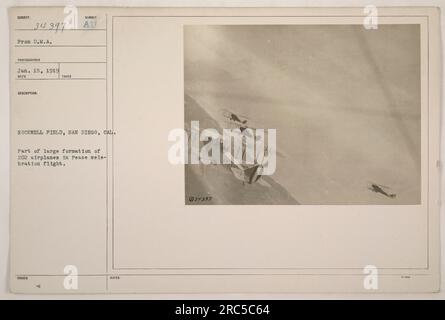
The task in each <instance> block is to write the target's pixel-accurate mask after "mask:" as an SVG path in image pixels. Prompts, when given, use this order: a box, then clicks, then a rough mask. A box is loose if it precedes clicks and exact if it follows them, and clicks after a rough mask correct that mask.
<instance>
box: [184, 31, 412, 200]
mask: <svg viewBox="0 0 445 320" xmlns="http://www.w3.org/2000/svg"><path fill="white" fill-rule="evenodd" d="M420 71H421V70H420V26H419V25H415V24H391V25H380V26H379V27H378V29H372V30H370V29H367V28H365V26H363V25H361V24H360V25H188V26H184V90H185V94H184V103H185V104H184V114H185V119H184V124H185V128H186V131H187V133H188V137H189V140H190V136H191V134H190V129H191V122H192V121H196V122H199V130H200V131H201V132H202V130H204V129H207V128H214V129H216V131H218V132H221V133H222V132H223V130H224V129H232V130H233V129H235V130H236V129H237V130H239V132H242V133H247V132H250V133H249V134H250V135H252V132H253V133H254V134H255V132H256V131H257V130H258V129H260V128H261V129H262V130H264V132H267V131H268V130H275V131H276V145H275V146H274V148H268V143H267V141H266V142H265V143H264V144H265V145H266V148H264V149H265V150H266V153H265V157H264V158H263V159H262V160H263V162H261V161H259V162H258V161H254V162H253V163H250V164H247V163H245V162H246V161H238V162H237V161H234V160H233V159H232V161H225V162H224V161H222V160H221V161H220V162H219V163H211V164H204V163H202V162H200V163H188V164H186V166H185V202H186V204H190V205H195V204H220V205H231V204H233V205H242V204H244V205H267V204H269V205H297V204H301V205H336V204H338V205H347V204H354V205H359V204H360V205H392V204H394V205H416V204H419V203H420V199H421V192H420V191H421V187H420V176H421V175H420V172H421V131H420V130H421V122H420V120H421V87H420V80H421V79H420ZM249 134H247V135H246V136H248V135H249ZM264 139H265V140H266V138H264ZM201 140H203V139H201ZM221 140H222V139H221ZM209 141H210V140H207V141H206V140H205V139H204V141H200V142H199V143H200V145H201V146H204V145H205V144H207V143H210V142H209ZM245 141H246V140H244V142H243V147H244V149H243V151H242V152H243V153H245V152H246V150H245V149H246V145H245V144H246V143H245ZM269 143H270V141H269ZM189 149H190V148H189ZM220 151H221V152H220V153H221V154H224V155H225V154H226V153H227V152H224V151H223V147H222V143H221V150H220ZM267 151H268V152H269V154H268V152H267ZM201 152H202V148H201ZM268 156H269V157H272V158H274V159H275V164H274V166H275V168H274V169H275V170H273V172H272V174H270V173H269V174H267V175H266V174H262V169H264V159H266V158H267V157H268ZM223 157H225V156H222V157H221V159H222V158H223ZM242 159H245V157H244V158H242ZM226 160H227V159H226Z"/></svg>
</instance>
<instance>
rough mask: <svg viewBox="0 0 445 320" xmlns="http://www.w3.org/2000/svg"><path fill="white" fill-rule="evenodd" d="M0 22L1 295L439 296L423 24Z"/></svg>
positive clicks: (251, 18)
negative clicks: (3, 91) (7, 177)
mask: <svg viewBox="0 0 445 320" xmlns="http://www.w3.org/2000/svg"><path fill="white" fill-rule="evenodd" d="M9 18H10V32H11V44H10V47H11V69H10V72H11V275H10V286H11V290H12V291H13V292H17V293H50V292H58V293H97V292H110V293H113V292H375V291H377V292H434V291H437V290H439V224H438V219H439V183H438V181H439V180H438V170H439V169H438V163H439V162H438V160H439V111H440V110H439V102H440V72H439V70H440V59H439V57H440V52H439V12H438V10H437V9H435V8H378V15H376V16H373V17H370V16H369V15H367V14H366V13H364V11H363V8H335V9H334V8H318V9H314V8H305V9H302V8H292V9H288V8H286V9H284V8H282V9H277V8H274V9H270V8H269V9H268V8H243V9H241V8H230V9H228V8H227V9H215V8H214V9H210V8H187V9H185V8H176V9H171V8H170V9H168V8H157V9H154V8H132V9H129V8H91V7H89V8H86V7H80V8H76V7H65V8H63V7H46V8H27V7H20V8H19V7H16V8H11V9H10V16H9ZM227 137H229V138H228V139H226V138H227ZM240 137H241V139H239V140H237V138H240ZM237 141H239V143H238V144H237ZM250 143H251V144H250ZM237 148H238V149H237Z"/></svg>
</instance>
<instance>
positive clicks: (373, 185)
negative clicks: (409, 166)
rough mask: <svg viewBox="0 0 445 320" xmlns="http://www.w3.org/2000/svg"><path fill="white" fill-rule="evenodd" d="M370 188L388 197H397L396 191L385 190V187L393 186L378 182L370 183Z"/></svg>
mask: <svg viewBox="0 0 445 320" xmlns="http://www.w3.org/2000/svg"><path fill="white" fill-rule="evenodd" d="M368 189H369V190H371V191H372V192H375V193H380V194H383V195H384V196H386V197H388V198H395V197H396V194H395V193H388V192H386V191H385V190H384V189H391V188H389V187H387V186H383V185H379V184H377V183H371V185H370V187H368Z"/></svg>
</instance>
